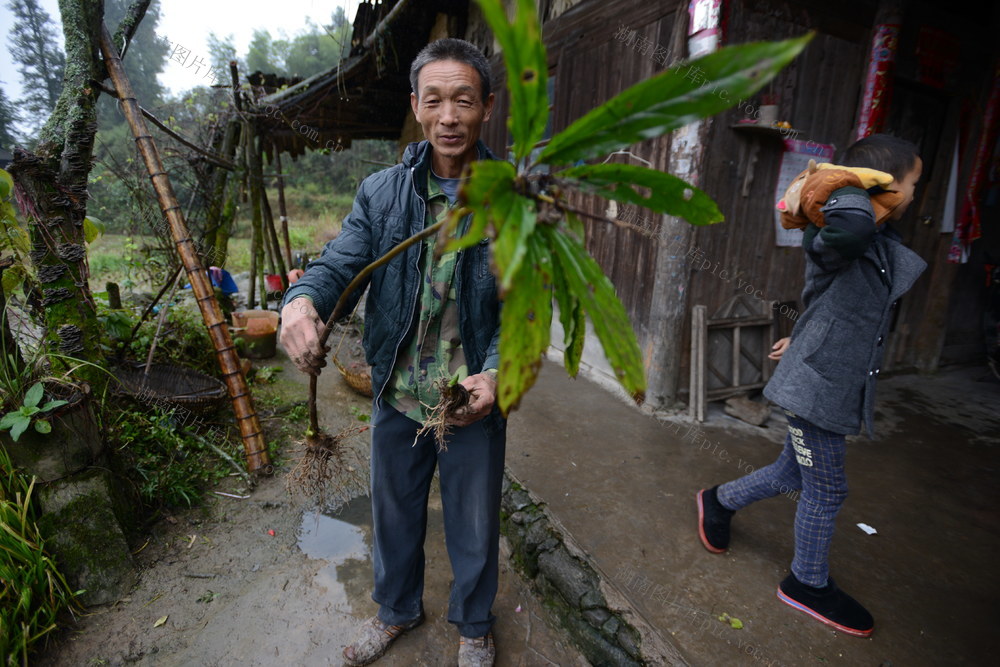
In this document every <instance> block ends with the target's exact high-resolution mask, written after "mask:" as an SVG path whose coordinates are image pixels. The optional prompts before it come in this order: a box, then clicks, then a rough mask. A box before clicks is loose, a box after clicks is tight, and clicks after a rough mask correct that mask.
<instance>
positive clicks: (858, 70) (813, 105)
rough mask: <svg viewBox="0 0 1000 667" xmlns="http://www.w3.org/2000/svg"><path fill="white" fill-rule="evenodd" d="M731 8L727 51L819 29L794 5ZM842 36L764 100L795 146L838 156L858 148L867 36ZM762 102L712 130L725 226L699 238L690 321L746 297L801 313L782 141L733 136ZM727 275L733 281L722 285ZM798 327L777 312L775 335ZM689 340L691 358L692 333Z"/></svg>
mask: <svg viewBox="0 0 1000 667" xmlns="http://www.w3.org/2000/svg"><path fill="white" fill-rule="evenodd" d="M731 7H732V9H731V13H730V15H729V24H728V27H727V33H728V34H729V35H733V36H738V39H736V38H734V39H727V43H737V42H738V43H743V42H751V41H759V40H774V39H784V38H787V37H793V36H798V35H801V34H803V33H805V32H806V31H807V30H809V29H811V28H814V27H816V25H815V17H814V18H813V19H810V16H812V15H811V14H807V13H806V12H804V11H802V10H801V9H799V10H798V11H792V10H791V9H790V5H789V3H781V2H777V3H770V2H750V1H749V0H747V1H739V0H736V1H734V2H732V3H731ZM838 32H839V33H840V34H838V35H837V36H835V35H832V34H828V33H823V32H819V33H818V34H817V35H816V37H815V38H814V39H813V41H812V42H811V43H810V44H809V46H808V47H807V48H806V49H805V51H804V52H803V53H802V54H801V55H800V56H799V57H798V58H797V59H796V60H795V61H794V62H793V63H792V64H791V65H789V67H787V68H786V69H785V70H783V71H782V72H781V73H779V74H778V76H777V77H776V78H775V80H774V81H773V82H772V83H771V84H769V86H768V87H767V88H765V90H764V91H763V92H769V93H772V94H774V95H776V96H777V104H778V110H779V111H778V116H779V120H787V121H789V122H790V123H791V124H792V126H793V127H794V128H797V129H800V130H801V134H799V135H798V137H797V138H799V139H801V140H803V141H810V140H811V141H815V142H817V143H820V144H833V145H834V146H836V148H837V150H838V153H839V151H840V150H842V149H843V148H844V147H846V146H847V145H848V144H849V143H850V141H851V131H852V128H853V120H854V114H855V107H856V105H857V101H858V94H859V89H860V86H859V82H860V81H861V80H862V76H863V70H864V66H865V61H866V48H867V47H866V41H867V31H863V32H858V33H856V34H855V35H851V36H848V37H845V36H843V31H838ZM862 36H863V37H862ZM759 101H760V95H757V96H755V97H754V98H752V99H751V100H749V101H748V102H750V104H748V105H745V106H744V108H743V109H740V108H739V107H735V108H732V109H730V110H729V111H726V112H724V113H722V114H719V115H718V116H716V117H714V118H713V119H712V121H711V123H712V128H711V130H710V132H709V138H708V142H707V148H706V154H705V158H704V161H703V164H704V169H703V173H702V178H701V182H700V186H701V187H702V189H704V190H705V191H706V192H707V193H708V194H709V195H710V196H711V197H712V198H713V199H715V201H716V202H717V203H718V204H719V208H720V209H721V210H722V212H723V214H724V215H725V221H724V222H721V223H718V224H716V225H711V226H709V227H702V228H699V229H698V230H697V231H696V232H695V234H694V237H693V242H692V243H693V248H692V250H691V253H689V256H691V258H692V259H691V266H690V268H691V281H690V284H689V289H688V312H689V313H690V309H691V307H693V306H695V305H705V306H707V307H708V312H709V314H710V315H711V313H713V312H714V311H715V310H717V309H718V308H719V307H720V306H721V305H722V304H723V303H724V302H725V301H727V300H728V299H729V298H730V297H732V296H733V295H734V294H736V293H742V294H746V293H747V291H746V290H749V291H750V292H751V293H753V294H755V295H759V296H760V297H761V305H762V307H764V308H770V307H772V304H773V302H779V303H785V302H791V303H794V309H795V311H796V312H798V311H800V310H801V308H802V305H801V302H800V296H801V292H802V287H803V275H804V269H805V267H804V257H803V254H802V250H801V248H798V247H778V246H777V245H775V231H774V201H775V187H776V185H777V181H778V172H779V168H780V165H781V158H782V154H783V151H784V147H783V144H782V139H781V138H780V137H773V136H761V135H758V134H751V133H747V132H741V131H739V130H734V129H733V128H732V126H733V125H735V124H736V123H737V122H738V121H739V120H740V119H741V118H746V117H747V109H748V108H749V107H750V106H751V105H752V107H753V108H754V109H755V108H756V107H757V105H758V104H759ZM751 113H752V112H751ZM751 177H752V180H749V181H748V179H750V178H751ZM745 185H746V186H747V187H746V189H745V190H744V186H745ZM744 192H746V194H744ZM702 267H705V268H704V269H703V268H702ZM723 270H725V271H726V275H727V279H723V278H721V277H720V274H721V273H722V271H723ZM794 318H795V314H792V315H791V316H784V317H783V316H782V315H781V314H780V311H779V312H777V313H776V332H775V335H776V336H781V335H788V333H789V332H790V331H791V327H792V326H793V325H794ZM689 319H690V315H689ZM684 332H685V334H684V335H685V343H684V349H687V345H688V343H687V341H688V340H689V339H690V326H689V325H686V326H685V327H684ZM687 368H688V359H687V355H685V359H684V362H683V370H682V374H681V378H683V381H682V386H686V385H687V377H688V373H687Z"/></svg>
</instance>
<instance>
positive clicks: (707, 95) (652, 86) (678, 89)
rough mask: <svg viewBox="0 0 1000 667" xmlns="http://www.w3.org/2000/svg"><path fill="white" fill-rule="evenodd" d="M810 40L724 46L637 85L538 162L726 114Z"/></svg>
mask: <svg viewBox="0 0 1000 667" xmlns="http://www.w3.org/2000/svg"><path fill="white" fill-rule="evenodd" d="M812 37H813V33H808V34H806V35H804V36H802V37H797V38H794V39H789V40H785V41H781V42H756V43H752V44H740V45H737V46H727V47H725V48H723V49H720V50H718V51H716V52H715V53H710V54H709V55H707V56H704V57H702V58H698V59H697V60H694V61H691V62H689V63H683V64H681V65H678V66H677V67H673V68H671V69H668V70H666V71H664V72H662V73H660V74H658V75H656V76H654V77H652V78H650V79H647V80H645V81H642V82H640V83H637V84H636V85H634V86H632V87H631V88H629V89H627V90H625V91H624V92H622V93H621V94H619V95H618V96H617V97H614V98H613V99H611V100H609V101H608V102H606V103H604V104H602V105H601V106H599V107H597V108H596V109H594V110H593V111H591V112H589V113H588V114H586V115H585V116H583V117H582V118H580V119H579V120H577V121H576V122H574V123H573V124H572V125H570V126H569V127H568V128H566V129H565V130H563V131H562V132H560V133H559V134H557V135H556V136H554V137H552V140H551V141H549V143H548V145H547V146H545V148H544V149H542V152H541V154H540V155H539V157H538V162H539V163H540V164H570V163H573V162H576V161H577V160H586V159H588V158H592V157H595V156H598V155H605V154H607V153H611V152H613V151H616V150H620V149H622V148H624V147H626V146H630V145H632V144H634V143H636V142H638V141H643V140H645V139H652V138H654V137H658V136H661V135H663V134H666V133H667V132H670V131H671V130H676V129H677V128H679V127H682V126H684V125H687V124H688V123H691V122H693V121H696V120H698V119H700V118H705V117H707V116H711V115H713V114H716V113H719V112H720V111H724V110H725V109H728V108H729V107H731V106H733V105H734V104H736V103H737V102H738V101H740V100H741V99H744V98H746V97H748V96H750V95H753V94H754V93H755V92H757V91H758V90H760V89H761V88H762V87H763V86H764V85H765V84H766V83H767V82H768V81H770V80H771V79H772V78H774V75H775V74H777V73H778V71H779V70H781V68H782V67H784V66H785V65H787V64H788V63H789V62H791V60H792V59H793V58H795V56H797V55H798V54H799V52H801V51H802V49H803V48H805V46H806V44H807V43H808V42H809V40H810V39H812ZM511 109H512V110H514V112H515V113H517V112H518V108H517V107H515V106H513V105H512V106H511Z"/></svg>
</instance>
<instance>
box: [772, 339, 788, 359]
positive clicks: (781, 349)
mask: <svg viewBox="0 0 1000 667" xmlns="http://www.w3.org/2000/svg"><path fill="white" fill-rule="evenodd" d="M791 342H792V339H791V338H789V337H788V336H785V337H784V338H782V339H781V340H779V341H778V342H776V343H775V344H774V345H772V346H771V354H769V355H767V358H768V359H773V360H774V361H780V360H781V355H783V354H784V353H785V350H787V349H788V346H789V344H790V343H791Z"/></svg>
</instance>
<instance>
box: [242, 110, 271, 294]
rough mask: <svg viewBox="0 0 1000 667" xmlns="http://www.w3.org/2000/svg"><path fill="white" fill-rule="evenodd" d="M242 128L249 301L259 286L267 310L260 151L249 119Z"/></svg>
mask: <svg viewBox="0 0 1000 667" xmlns="http://www.w3.org/2000/svg"><path fill="white" fill-rule="evenodd" d="M244 123H245V125H244V130H245V131H246V134H247V141H246V144H245V148H246V163H247V186H248V187H247V189H248V190H249V191H250V209H251V210H252V211H253V216H252V218H251V220H252V224H253V236H252V237H251V239H250V285H251V288H250V295H251V297H250V301H251V306H250V307H251V308H252V307H253V305H252V304H253V301H254V299H253V294H254V286H257V285H259V287H260V306H261V309H262V310H267V284H266V279H265V278H264V276H265V274H267V268H266V267H265V266H264V262H265V257H264V255H265V248H264V216H263V213H262V212H261V205H260V199H261V196H260V191H261V189H262V187H263V181H264V177H263V171H264V170H263V168H262V165H261V162H260V153H258V152H257V136H256V133H255V132H254V128H253V126H252V125H251V124H250V121H244Z"/></svg>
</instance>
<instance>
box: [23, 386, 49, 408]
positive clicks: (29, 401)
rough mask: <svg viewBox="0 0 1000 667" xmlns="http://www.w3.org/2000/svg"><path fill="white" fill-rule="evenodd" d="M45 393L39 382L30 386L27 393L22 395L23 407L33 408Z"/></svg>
mask: <svg viewBox="0 0 1000 667" xmlns="http://www.w3.org/2000/svg"><path fill="white" fill-rule="evenodd" d="M44 392H45V387H43V386H42V383H41V382H36V383H35V384H33V385H31V388H30V389H28V391H27V393H25V394H24V405H25V406H26V407H31V408H33V407H35V406H37V405H38V402H39V401H41V400H42V394H43V393H44Z"/></svg>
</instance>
